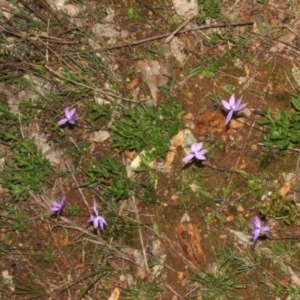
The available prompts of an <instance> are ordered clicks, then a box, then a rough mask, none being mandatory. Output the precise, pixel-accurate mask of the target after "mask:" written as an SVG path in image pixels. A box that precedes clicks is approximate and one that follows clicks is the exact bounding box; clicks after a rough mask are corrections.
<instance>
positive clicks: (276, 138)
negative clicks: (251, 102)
mask: <svg viewBox="0 0 300 300" xmlns="http://www.w3.org/2000/svg"><path fill="white" fill-rule="evenodd" d="M291 103H292V106H293V107H294V109H295V110H294V111H284V112H279V113H277V114H276V115H274V114H273V111H272V109H271V108H270V107H269V108H268V109H267V112H266V116H265V117H264V118H263V119H261V120H260V121H259V123H260V124H261V125H267V126H269V128H268V133H267V134H266V135H265V136H264V144H265V145H266V146H267V147H269V148H272V147H275V148H277V149H279V150H286V149H288V148H289V147H293V146H296V145H299V144H300V122H299V121H300V94H298V95H297V96H294V97H292V100H291Z"/></svg>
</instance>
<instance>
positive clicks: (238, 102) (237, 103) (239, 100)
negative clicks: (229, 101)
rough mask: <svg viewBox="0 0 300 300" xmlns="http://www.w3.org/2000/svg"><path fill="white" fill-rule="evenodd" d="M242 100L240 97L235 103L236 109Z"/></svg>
mask: <svg viewBox="0 0 300 300" xmlns="http://www.w3.org/2000/svg"><path fill="white" fill-rule="evenodd" d="M242 99H243V96H241V97H240V98H239V99H238V100H237V101H236V104H235V106H236V107H237V106H239V105H241V103H242Z"/></svg>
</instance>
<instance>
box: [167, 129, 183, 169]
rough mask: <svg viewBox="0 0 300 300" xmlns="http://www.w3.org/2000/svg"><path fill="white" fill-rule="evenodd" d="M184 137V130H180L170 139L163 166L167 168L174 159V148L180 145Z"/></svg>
mask: <svg viewBox="0 0 300 300" xmlns="http://www.w3.org/2000/svg"><path fill="white" fill-rule="evenodd" d="M183 139H184V132H183V130H180V131H179V132H178V133H177V134H176V135H175V136H174V137H173V139H172V140H171V143H170V147H169V151H168V154H167V158H166V161H165V167H167V168H169V167H170V166H171V164H172V162H173V160H174V157H175V154H176V150H177V148H178V147H179V146H182V144H183Z"/></svg>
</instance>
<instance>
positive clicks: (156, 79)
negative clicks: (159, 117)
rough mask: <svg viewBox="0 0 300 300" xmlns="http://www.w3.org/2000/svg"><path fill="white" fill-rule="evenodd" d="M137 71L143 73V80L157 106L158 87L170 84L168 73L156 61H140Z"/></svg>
mask: <svg viewBox="0 0 300 300" xmlns="http://www.w3.org/2000/svg"><path fill="white" fill-rule="evenodd" d="M137 71H138V72H141V73H142V80H143V82H145V83H146V84H147V85H148V87H149V89H150V92H151V96H152V98H153V100H154V102H155V104H157V101H158V96H157V92H158V87H159V86H160V85H163V84H166V83H167V82H168V77H167V76H168V71H167V69H166V68H165V67H164V66H162V65H160V64H159V62H158V61H156V60H145V59H144V60H140V61H138V62H137Z"/></svg>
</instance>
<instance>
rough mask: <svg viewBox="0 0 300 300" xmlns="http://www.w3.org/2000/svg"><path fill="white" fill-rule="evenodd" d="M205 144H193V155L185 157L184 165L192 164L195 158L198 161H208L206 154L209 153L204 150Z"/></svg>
mask: <svg viewBox="0 0 300 300" xmlns="http://www.w3.org/2000/svg"><path fill="white" fill-rule="evenodd" d="M202 146H203V143H193V144H192V145H191V153H190V154H188V155H187V156H185V157H184V158H183V159H182V161H183V162H184V163H188V162H190V161H191V160H192V159H193V158H196V159H198V160H206V157H205V156H204V154H205V153H206V152H207V150H206V149H202Z"/></svg>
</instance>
